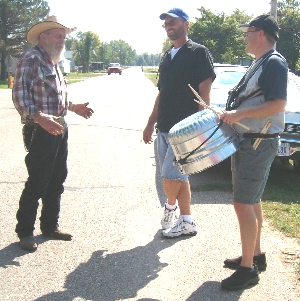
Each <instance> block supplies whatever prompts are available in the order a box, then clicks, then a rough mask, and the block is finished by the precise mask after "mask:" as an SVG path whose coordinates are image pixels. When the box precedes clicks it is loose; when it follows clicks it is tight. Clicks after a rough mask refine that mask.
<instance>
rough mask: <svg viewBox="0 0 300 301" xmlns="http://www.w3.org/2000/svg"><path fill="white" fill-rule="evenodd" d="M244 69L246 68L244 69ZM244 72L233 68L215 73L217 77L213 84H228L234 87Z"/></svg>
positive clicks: (216, 85)
mask: <svg viewBox="0 0 300 301" xmlns="http://www.w3.org/2000/svg"><path fill="white" fill-rule="evenodd" d="M245 71H246V70H245ZM244 74H245V72H244V71H234V70H230V71H229V70H228V71H223V72H219V73H217V77H216V79H215V81H214V83H213V85H214V86H215V87H216V88H219V87H218V86H230V87H229V88H231V87H234V86H236V85H237V84H238V82H239V81H240V79H241V78H242V77H243V75H244Z"/></svg>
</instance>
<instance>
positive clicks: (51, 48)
mask: <svg viewBox="0 0 300 301" xmlns="http://www.w3.org/2000/svg"><path fill="white" fill-rule="evenodd" d="M55 47H56V46H55V45H53V44H50V43H49V42H48V40H47V43H46V44H45V45H44V46H43V49H44V50H45V52H46V53H47V54H48V56H49V58H50V59H51V60H52V61H53V63H54V64H57V63H59V62H60V61H62V60H63V59H64V53H65V51H66V49H65V45H63V48H62V49H60V50H57V49H56V48H55Z"/></svg>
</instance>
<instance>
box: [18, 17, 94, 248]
mask: <svg viewBox="0 0 300 301" xmlns="http://www.w3.org/2000/svg"><path fill="white" fill-rule="evenodd" d="M75 29H76V28H68V27H66V26H64V25H62V24H61V23H59V22H58V21H57V18H56V17H55V16H51V17H49V18H47V19H46V20H44V21H43V22H40V23H37V24H35V25H34V26H32V27H31V28H30V29H29V31H28V32H27V41H28V42H29V43H31V44H33V45H35V46H34V47H32V48H30V49H29V50H27V51H25V52H24V53H23V54H22V56H21V57H20V60H19V63H18V65H17V68H16V73H15V83H14V88H13V102H14V105H15V107H16V109H17V111H18V112H19V114H20V115H21V122H22V124H24V126H23V138H24V145H25V148H26V150H27V151H28V154H27V155H26V157H25V163H26V166H27V170H28V179H27V182H26V183H25V188H24V190H23V192H22V195H21V198H20V201H19V209H18V212H17V225H16V233H17V235H18V237H19V239H20V246H21V248H23V249H25V250H29V251H35V250H36V249H37V243H36V241H35V238H34V236H33V232H34V229H35V228H34V224H35V221H36V215H37V208H38V202H39V199H42V205H43V207H42V211H41V217H40V228H41V232H42V234H43V235H45V236H50V237H52V238H56V239H60V240H71V239H72V235H71V234H69V233H65V232H63V231H61V230H60V229H59V225H58V218H59V212H60V201H61V195H62V193H63V191H64V186H63V183H64V181H65V179H66V177H67V156H68V126H67V124H66V122H65V119H64V116H66V114H67V111H68V110H69V111H72V112H75V113H76V114H78V115H80V116H82V117H84V118H89V117H91V116H92V113H93V110H92V109H90V108H89V107H88V103H83V104H73V103H71V102H69V101H68V99H67V85H66V82H65V79H64V77H63V75H62V73H61V71H60V69H59V67H58V65H57V64H58V63H59V62H60V61H61V60H62V59H63V54H64V49H65V40H66V35H67V34H68V33H70V32H72V31H74V30H75Z"/></svg>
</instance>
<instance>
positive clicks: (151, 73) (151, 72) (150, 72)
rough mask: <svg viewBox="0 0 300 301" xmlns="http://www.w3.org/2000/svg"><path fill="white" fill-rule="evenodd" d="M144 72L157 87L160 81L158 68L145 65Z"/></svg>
mask: <svg viewBox="0 0 300 301" xmlns="http://www.w3.org/2000/svg"><path fill="white" fill-rule="evenodd" d="M144 73H145V75H146V76H147V77H148V78H149V79H150V80H151V82H152V83H153V85H154V86H155V87H156V86H157V81H158V75H157V68H147V67H144Z"/></svg>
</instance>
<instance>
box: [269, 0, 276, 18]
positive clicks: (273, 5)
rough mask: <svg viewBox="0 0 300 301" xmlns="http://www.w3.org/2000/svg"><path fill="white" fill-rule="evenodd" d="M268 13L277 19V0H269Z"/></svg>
mask: <svg viewBox="0 0 300 301" xmlns="http://www.w3.org/2000/svg"><path fill="white" fill-rule="evenodd" d="M270 5H271V10H270V15H271V16H272V17H273V18H274V19H275V20H276V21H277V0H271V2H270Z"/></svg>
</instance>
